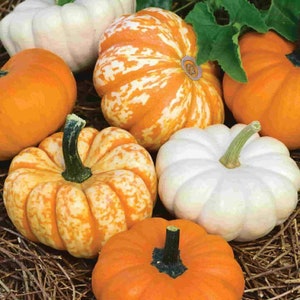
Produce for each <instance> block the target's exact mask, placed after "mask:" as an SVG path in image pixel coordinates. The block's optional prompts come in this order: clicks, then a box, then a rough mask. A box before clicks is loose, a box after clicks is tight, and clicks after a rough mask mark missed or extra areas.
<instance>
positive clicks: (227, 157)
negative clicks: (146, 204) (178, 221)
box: [156, 121, 300, 241]
mask: <svg viewBox="0 0 300 300" xmlns="http://www.w3.org/2000/svg"><path fill="white" fill-rule="evenodd" d="M260 128H261V125H260V123H259V122H258V121H254V122H252V123H251V124H249V125H247V126H246V125H244V124H236V125H234V126H233V127H231V128H228V127H227V126H225V125H223V124H218V125H212V126H208V127H207V128H206V129H199V128H187V129H182V130H179V131H178V132H176V133H175V134H174V135H172V136H171V138H170V140H169V141H167V142H166V143H165V144H164V145H163V146H162V147H161V148H160V149H159V151H158V154H157V158H156V170H157V175H158V179H159V186H158V193H159V196H160V198H161V200H162V203H163V204H164V206H165V207H166V208H167V209H168V210H169V211H170V212H171V213H172V214H175V216H176V217H178V218H186V219H189V220H192V221H194V222H196V223H198V224H200V225H202V226H203V227H204V228H205V229H206V230H207V231H208V232H209V233H214V234H219V235H221V236H223V237H224V238H225V239H226V240H233V239H235V240H238V241H250V240H254V239H257V238H260V237H262V236H264V235H266V234H267V233H269V232H270V231H271V230H272V229H273V228H274V227H275V226H276V225H279V224H281V223H283V222H284V221H285V220H286V219H287V218H288V217H289V216H290V214H291V213H292V212H293V210H294V209H295V207H296V205H297V203H298V191H299V189H300V170H299V168H298V166H297V164H296V162H295V161H294V160H293V159H292V158H291V157H290V154H289V151H288V149H287V147H286V146H285V145H284V144H283V143H282V142H280V141H279V140H276V139H275V138H272V137H267V136H264V137H261V136H259V134H258V133H257V132H258V131H259V130H260Z"/></svg>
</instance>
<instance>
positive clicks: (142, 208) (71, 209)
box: [3, 115, 157, 258]
mask: <svg viewBox="0 0 300 300" xmlns="http://www.w3.org/2000/svg"><path fill="white" fill-rule="evenodd" d="M84 124H85V122H84V120H82V119H81V118H79V117H77V116H76V115H69V116H68V118H67V122H66V125H65V128H64V133H62V132H58V133H55V134H53V135H51V136H49V137H47V138H46V139H44V140H43V141H42V142H41V143H40V145H39V147H29V148H26V149H24V150H23V151H21V152H20V154H18V155H17V156H15V157H14V159H13V160H12V162H11V165H10V168H9V173H8V176H7V178H6V180H5V182H4V189H3V199H4V204H5V207H6V210H7V214H8V216H9V218H10V219H11V220H12V222H13V224H14V225H15V227H16V228H17V229H18V230H19V232H20V233H21V234H23V235H24V236H25V237H27V238H28V239H30V240H32V241H35V242H41V243H43V244H45V245H47V246H50V247H53V248H55V249H59V250H67V251H68V252H69V253H70V254H72V255H73V256H76V257H87V258H89V257H93V256H96V255H97V254H98V252H99V250H100V248H101V247H102V245H103V244H104V243H105V242H106V241H107V240H108V239H109V238H110V237H111V236H112V235H114V234H116V233H117V232H120V231H124V230H127V229H128V228H130V227H131V226H132V225H133V224H134V223H136V222H138V221H140V220H142V219H144V218H147V217H150V216H151V215H152V209H153V205H154V202H155V199H156V189H157V178H156V174H155V168H154V163H153V161H152V158H151V156H150V154H149V153H148V152H147V151H146V150H145V149H144V148H143V147H142V146H140V145H138V144H137V142H136V140H135V139H134V137H133V136H132V135H131V134H129V133H128V132H126V131H125V130H122V129H119V128H115V127H107V128H105V129H103V130H102V131H98V130H96V129H95V128H91V127H87V128H83V129H82V127H83V126H84ZM81 129H82V130H81ZM78 135H79V136H78Z"/></svg>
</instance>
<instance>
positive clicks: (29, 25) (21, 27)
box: [0, 0, 136, 72]
mask: <svg viewBox="0 0 300 300" xmlns="http://www.w3.org/2000/svg"><path fill="white" fill-rule="evenodd" d="M135 7H136V0H118V1H111V0H24V1H22V2H21V3H19V4H18V5H16V7H15V8H14V9H13V10H12V11H11V12H10V13H9V14H8V15H6V16H5V17H4V18H3V19H2V20H1V22H0V39H1V41H2V43H3V46H4V47H5V49H6V51H7V52H8V53H9V55H11V56H12V55H14V54H16V53H18V52H19V51H21V50H24V49H28V48H43V49H47V50H50V51H51V52H53V53H55V54H57V55H58V56H60V57H61V58H63V59H64V60H65V62H66V63H67V64H68V65H69V67H70V68H71V70H72V71H73V72H79V71H82V70H84V69H86V68H88V67H91V66H93V65H94V64H95V62H96V60H97V52H98V42H99V37H100V35H101V34H102V33H103V31H104V30H105V29H106V27H107V26H108V25H109V24H110V23H112V22H113V21H114V20H115V19H116V18H117V17H119V16H121V15H123V14H125V13H133V12H135Z"/></svg>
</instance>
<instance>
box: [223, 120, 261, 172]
mask: <svg viewBox="0 0 300 300" xmlns="http://www.w3.org/2000/svg"><path fill="white" fill-rule="evenodd" d="M260 129H261V126H260V123H259V121H253V122H252V123H250V124H249V125H247V126H246V127H245V128H243V130H241V132H240V133H239V134H238V135H237V136H236V137H235V138H234V139H233V140H232V142H231V144H230V145H229V147H228V149H227V151H226V152H225V154H224V155H223V156H222V157H221V158H220V160H219V161H220V163H222V164H223V165H224V166H225V167H226V168H228V169H234V168H237V167H239V166H240V165H241V164H240V161H239V156H240V153H241V151H242V149H243V147H244V145H245V144H246V142H247V141H248V140H249V138H250V137H251V136H252V135H253V134H255V133H257V132H258V131H260Z"/></svg>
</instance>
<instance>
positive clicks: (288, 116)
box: [223, 31, 300, 150]
mask: <svg viewBox="0 0 300 300" xmlns="http://www.w3.org/2000/svg"><path fill="white" fill-rule="evenodd" d="M239 47H240V53H241V60H242V64H243V67H244V69H245V72H246V74H247V77H248V82H247V83H241V82H238V81H235V80H233V79H232V78H231V77H229V76H228V75H227V74H225V75H224V79H223V90H224V100H225V102H226V105H227V106H228V108H229V109H230V110H231V112H232V114H233V116H234V118H235V120H236V121H237V122H241V123H245V124H248V123H250V122H251V121H253V120H259V121H260V123H261V125H262V131H261V134H262V135H267V136H272V137H274V138H276V139H279V140H280V141H282V142H283V143H284V144H285V145H286V146H287V147H288V148H289V149H290V150H293V149H298V148H300V134H299V128H300V104H299V101H298V99H299V96H300V85H299V82H300V69H299V53H297V50H296V47H295V44H293V43H291V42H288V41H287V40H285V39H284V38H282V37H281V36H279V35H278V34H277V33H275V32H273V31H269V32H267V33H265V34H259V33H254V32H249V33H246V34H244V35H243V36H242V38H241V39H240V41H239ZM298 52H299V51H298Z"/></svg>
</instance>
